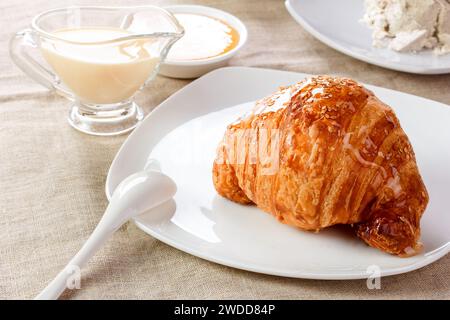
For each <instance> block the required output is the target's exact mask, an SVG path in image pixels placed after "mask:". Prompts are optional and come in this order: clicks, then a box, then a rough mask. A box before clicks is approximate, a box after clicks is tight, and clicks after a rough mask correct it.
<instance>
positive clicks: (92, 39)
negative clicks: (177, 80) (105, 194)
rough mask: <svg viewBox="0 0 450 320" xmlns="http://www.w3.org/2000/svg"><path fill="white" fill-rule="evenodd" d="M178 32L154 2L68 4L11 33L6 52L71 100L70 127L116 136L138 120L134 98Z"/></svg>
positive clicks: (180, 31) (180, 32)
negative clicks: (86, 5)
mask: <svg viewBox="0 0 450 320" xmlns="http://www.w3.org/2000/svg"><path fill="white" fill-rule="evenodd" d="M183 33H184V30H183V27H182V26H181V25H180V24H179V23H178V21H177V20H176V19H175V17H174V16H173V15H172V14H170V13H169V12H167V11H166V10H164V9H162V8H158V7H154V6H140V7H69V8H63V9H56V10H51V11H47V12H44V13H42V14H40V15H38V16H36V17H35V18H34V19H33V21H32V25H31V28H30V29H26V30H23V31H21V32H18V33H17V34H16V35H15V36H14V37H13V38H12V39H11V43H10V53H11V57H12V59H13V61H14V62H15V63H16V64H17V65H18V66H19V67H20V68H21V69H22V70H23V71H24V72H25V73H26V74H27V75H28V76H30V77H31V78H32V79H34V80H35V81H37V82H38V83H40V84H42V85H44V86H45V87H47V88H49V89H51V90H55V91H56V92H57V93H59V94H61V95H63V96H64V97H66V98H68V99H69V100H71V101H73V106H72V108H71V110H70V113H69V123H70V124H71V125H72V126H73V127H74V128H76V129H77V130H80V131H82V132H85V133H88V134H93V135H116V134H121V133H124V132H127V131H130V130H131V129H133V128H134V127H135V126H136V125H137V124H138V123H139V121H141V120H142V119H143V112H142V110H141V108H140V107H139V106H138V105H136V103H135V102H134V101H133V97H134V96H135V94H136V93H137V92H138V91H139V90H140V89H141V88H142V87H144V86H145V84H146V83H148V82H149V81H151V80H152V79H153V78H154V77H155V75H156V74H157V72H158V69H159V66H160V64H161V62H162V61H163V60H164V59H165V57H166V55H167V52H168V51H169V49H170V47H171V46H172V45H173V44H174V43H175V42H176V41H177V40H178V39H179V38H181V37H182V36H183Z"/></svg>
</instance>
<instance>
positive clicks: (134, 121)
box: [68, 102, 144, 136]
mask: <svg viewBox="0 0 450 320" xmlns="http://www.w3.org/2000/svg"><path fill="white" fill-rule="evenodd" d="M143 118H144V113H143V111H142V109H141V108H140V107H139V106H138V105H137V104H136V103H134V102H127V103H121V104H117V105H112V106H111V105H108V106H107V107H105V106H98V107H95V106H86V105H83V104H78V103H76V104H74V105H73V106H72V108H71V110H70V113H69V118H68V121H69V124H70V125H71V126H72V127H73V128H75V129H76V130H78V131H81V132H83V133H86V134H90V135H95V136H115V135H120V134H124V133H127V132H130V131H131V130H133V129H134V128H135V127H136V126H137V125H138V124H139V122H141V121H142V119H143Z"/></svg>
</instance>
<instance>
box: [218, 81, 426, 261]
mask: <svg viewBox="0 0 450 320" xmlns="http://www.w3.org/2000/svg"><path fill="white" fill-rule="evenodd" d="M213 183H214V186H215V188H216V190H217V192H218V193H219V194H220V195H222V196H223V197H225V198H228V199H230V200H232V201H235V202H237V203H240V204H256V205H257V206H258V207H259V208H260V209H262V210H264V211H266V212H269V213H271V214H272V215H273V216H275V217H276V218H277V220H278V221H280V222H282V223H285V224H288V225H291V226H295V227H298V228H300V229H303V230H314V231H318V230H320V229H322V228H326V227H329V226H332V225H336V224H350V225H351V226H352V227H353V228H354V230H355V233H356V234H357V236H358V237H360V238H361V239H362V240H364V241H365V242H366V243H367V244H368V245H370V246H372V247H375V248H378V249H381V250H383V251H385V252H388V253H391V254H394V255H399V256H410V255H413V254H416V253H417V252H419V250H420V248H421V244H420V242H419V237H420V218H421V216H422V214H423V212H424V210H425V208H426V206H427V203H428V193H427V190H426V188H425V185H424V183H423V181H422V178H421V176H420V174H419V170H418V167H417V164H416V160H415V155H414V151H413V148H412V146H411V144H410V142H409V140H408V137H407V136H406V134H405V132H404V131H403V129H402V128H401V126H400V123H399V121H398V119H397V117H396V115H395V114H394V112H393V110H392V109H391V108H390V107H389V106H387V105H386V104H384V103H383V102H381V101H380V100H379V99H378V98H377V97H375V95H374V94H373V93H372V92H371V91H369V90H368V89H366V88H364V87H363V86H361V85H360V84H358V83H357V82H355V81H353V80H351V79H346V78H337V77H330V76H317V77H312V78H309V79H306V80H304V81H301V82H299V83H297V84H294V85H292V86H289V87H284V88H280V90H279V91H278V92H276V93H274V94H273V95H271V96H269V97H266V98H264V99H262V100H260V101H258V102H257V103H256V105H255V107H254V109H253V110H251V112H249V114H247V115H245V116H243V117H241V118H240V119H238V120H237V121H236V122H234V123H232V124H230V125H229V126H228V127H227V129H226V132H225V135H224V137H223V140H222V141H221V143H220V144H219V147H218V149H217V157H216V159H215V161H214V164H213Z"/></svg>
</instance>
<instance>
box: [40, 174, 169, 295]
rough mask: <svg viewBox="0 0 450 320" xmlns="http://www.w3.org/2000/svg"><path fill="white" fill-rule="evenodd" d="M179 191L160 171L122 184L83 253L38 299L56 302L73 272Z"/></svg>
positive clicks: (81, 251) (131, 177) (136, 175)
mask: <svg viewBox="0 0 450 320" xmlns="http://www.w3.org/2000/svg"><path fill="white" fill-rule="evenodd" d="M176 190H177V188H176V185H175V183H174V182H173V181H172V180H171V179H170V178H169V177H168V176H166V175H164V174H162V173H160V172H157V171H150V170H146V171H141V172H138V173H135V174H132V175H130V176H129V177H128V178H126V179H125V180H123V181H122V182H121V183H120V184H119V186H118V187H117V188H116V190H115V191H114V194H113V196H112V198H111V201H110V202H109V205H108V208H107V209H106V211H105V214H104V215H103V217H102V219H101V220H100V222H99V224H98V225H97V227H96V228H95V230H94V232H93V233H92V235H91V236H90V237H89V239H88V240H87V241H86V243H85V244H84V245H83V247H82V248H81V250H80V251H79V252H78V253H77V254H76V255H75V256H74V257H73V259H72V260H71V261H70V262H69V263H68V264H67V266H66V267H65V268H64V269H63V270H62V271H61V272H60V273H59V274H58V275H57V276H56V278H55V279H54V280H53V281H52V282H50V284H49V285H48V286H47V287H46V288H45V289H44V290H43V291H42V292H41V293H40V294H39V295H38V296H37V297H36V298H35V299H36V300H53V299H57V298H58V297H59V296H60V295H61V293H63V292H64V290H65V289H66V287H67V282H68V280H69V279H71V277H72V275H73V271H74V270H79V269H81V268H82V267H83V265H85V264H86V262H87V261H88V260H89V259H90V258H91V257H92V256H93V255H94V254H95V252H97V250H98V249H100V247H101V246H102V245H103V244H104V243H105V241H106V240H107V239H108V238H109V237H110V236H111V235H112V234H113V233H114V232H115V231H116V230H117V229H119V228H120V227H121V226H122V225H123V224H124V223H125V222H127V221H128V220H129V219H131V218H132V217H135V216H137V215H139V214H140V213H143V212H145V211H147V210H149V209H151V208H154V207H156V206H158V205H160V204H162V203H164V202H166V201H168V200H170V199H171V198H172V197H173V196H174V195H175V192H176Z"/></svg>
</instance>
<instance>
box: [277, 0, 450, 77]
mask: <svg viewBox="0 0 450 320" xmlns="http://www.w3.org/2000/svg"><path fill="white" fill-rule="evenodd" d="M285 4H286V8H287V9H288V11H289V13H290V14H291V15H292V17H293V18H294V19H295V20H296V21H297V22H298V23H299V24H300V25H301V26H302V27H303V28H304V29H305V30H306V31H308V32H309V33H310V34H311V35H313V36H314V37H315V38H317V39H318V40H320V41H322V42H323V43H325V44H326V45H328V46H330V47H332V48H334V49H336V50H338V51H340V52H342V53H344V54H346V55H349V56H351V57H353V58H356V59H359V60H362V61H365V62H368V63H371V64H374V65H377V66H380V67H384V68H388V69H392V70H398V71H405V72H411V73H419V74H441V73H449V72H450V53H449V54H446V55H435V54H433V52H431V50H426V51H422V52H417V53H399V52H395V51H392V50H389V49H380V48H374V47H373V46H372V36H371V34H372V30H371V29H369V28H368V27H367V26H365V25H364V24H362V23H361V22H359V20H361V18H362V17H363V15H364V1H363V0H338V1H336V0H286V2H285Z"/></svg>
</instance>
